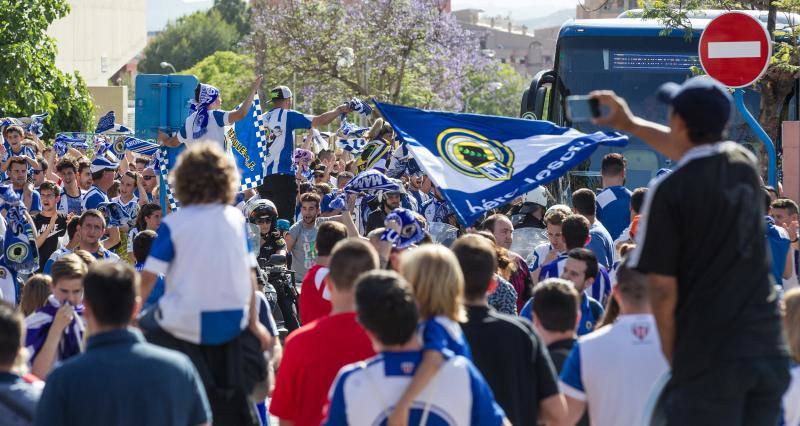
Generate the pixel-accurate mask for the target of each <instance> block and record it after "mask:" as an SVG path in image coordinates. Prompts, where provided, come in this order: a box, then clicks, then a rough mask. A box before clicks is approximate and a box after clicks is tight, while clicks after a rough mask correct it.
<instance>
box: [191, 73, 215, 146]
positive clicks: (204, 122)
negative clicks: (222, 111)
mask: <svg viewBox="0 0 800 426" xmlns="http://www.w3.org/2000/svg"><path fill="white" fill-rule="evenodd" d="M217 98H219V89H217V88H216V87H214V86H212V85H210V84H202V83H201V84H200V96H199V99H200V100H199V101H192V103H191V105H190V106H189V110H190V111H191V112H195V111H197V115H195V117H194V123H193V124H194V125H193V130H192V137H193V138H195V139H200V138H201V137H203V135H204V134H206V131H208V129H207V127H208V107H209V106H210V105H211V104H213V103H214V101H216V100H217Z"/></svg>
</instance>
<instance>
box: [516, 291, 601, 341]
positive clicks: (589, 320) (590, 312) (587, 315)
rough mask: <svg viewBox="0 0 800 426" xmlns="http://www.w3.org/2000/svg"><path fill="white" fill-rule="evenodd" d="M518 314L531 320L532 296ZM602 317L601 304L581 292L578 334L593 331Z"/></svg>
mask: <svg viewBox="0 0 800 426" xmlns="http://www.w3.org/2000/svg"><path fill="white" fill-rule="evenodd" d="M519 316H521V317H523V318H525V319H527V320H530V321H533V298H530V299H528V302H527V303H525V306H523V307H522V310H521V311H519ZM602 317H603V305H601V304H600V302H598V301H597V300H595V299H594V298H592V297H589V296H587V295H586V294H585V293H584V294H581V317H580V319H579V321H580V323H579V324H578V336H583V335H584V334H589V333H591V332H592V331H594V326H595V324H597V322H598V321H600V319H601V318H602Z"/></svg>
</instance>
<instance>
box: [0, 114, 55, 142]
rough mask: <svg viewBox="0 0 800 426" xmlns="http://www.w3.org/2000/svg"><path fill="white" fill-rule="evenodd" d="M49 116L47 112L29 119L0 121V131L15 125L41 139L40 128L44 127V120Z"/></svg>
mask: <svg viewBox="0 0 800 426" xmlns="http://www.w3.org/2000/svg"><path fill="white" fill-rule="evenodd" d="M48 115H50V113H48V112H43V113H41V114H33V115H31V116H30V117H20V118H14V117H7V118H4V119H2V120H0V129H2V128H5V127H8V126H12V125H17V126H21V127H22V129H23V130H25V131H26V132H31V133H33V134H35V135H36V136H37V137H42V134H43V133H42V127H44V119H45V118H47V116H48ZM0 140H2V136H0Z"/></svg>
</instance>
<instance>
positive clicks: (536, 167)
mask: <svg viewBox="0 0 800 426" xmlns="http://www.w3.org/2000/svg"><path fill="white" fill-rule="evenodd" d="M375 105H376V106H377V107H378V111H380V113H381V114H382V115H383V117H384V118H385V119H386V120H387V121H388V122H389V123H390V124H391V125H392V127H393V128H394V129H395V131H396V132H397V134H398V135H399V137H400V138H401V139H402V140H403V141H405V143H406V144H407V146H408V149H409V150H410V151H411V154H412V155H413V156H414V158H415V159H416V160H417V163H418V164H419V165H420V167H422V169H423V170H424V171H425V173H426V174H427V175H428V176H429V177H430V179H431V181H433V183H434V184H435V185H436V187H437V188H439V190H440V191H441V193H442V195H444V197H445V199H446V200H447V201H448V203H449V204H450V206H451V207H452V208H453V210H455V212H456V216H457V217H458V220H459V221H460V222H461V223H462V224H463V225H465V226H469V225H472V224H473V223H474V222H475V221H476V220H477V219H479V218H480V217H481V216H482V215H483V214H484V213H485V212H487V211H489V210H492V209H495V208H498V207H500V206H503V205H505V204H507V203H509V202H511V201H512V200H514V199H515V198H517V197H519V196H521V195H522V194H524V193H526V192H528V191H529V190H531V189H533V188H535V187H536V186H538V185H542V184H545V183H548V182H550V181H552V180H554V179H556V178H558V177H560V176H562V175H564V174H565V173H567V171H569V170H570V169H571V168H573V167H575V166H577V165H578V164H580V163H581V162H582V161H584V160H585V159H587V158H588V157H589V156H590V155H592V153H593V152H594V151H595V149H597V147H598V146H599V145H609V146H625V145H626V144H627V143H628V138H627V136H623V135H621V134H618V133H603V132H597V133H593V134H590V135H587V134H585V133H581V132H579V131H577V130H574V129H570V128H566V127H559V126H556V125H555V124H553V123H550V122H547V121H533V120H523V119H516V118H507V117H493V116H486V115H475V114H457V113H449V112H437V111H423V110H420V109H416V108H408V107H402V106H397V105H390V104H383V103H378V102H375Z"/></svg>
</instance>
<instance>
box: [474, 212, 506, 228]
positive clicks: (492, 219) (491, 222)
mask: <svg viewBox="0 0 800 426" xmlns="http://www.w3.org/2000/svg"><path fill="white" fill-rule="evenodd" d="M500 219H506V220H508V221H509V222H510V221H511V219H509V218H508V216H506V215H504V214H500V213H497V214H493V215H491V216H489V217H487V218H486V219H485V220H484V221H483V223H481V229H485V230H487V231H489V232H494V227H495V225H497V222H498V221H499V220H500Z"/></svg>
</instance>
